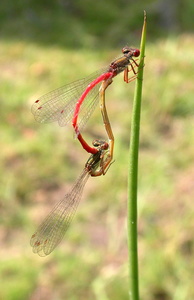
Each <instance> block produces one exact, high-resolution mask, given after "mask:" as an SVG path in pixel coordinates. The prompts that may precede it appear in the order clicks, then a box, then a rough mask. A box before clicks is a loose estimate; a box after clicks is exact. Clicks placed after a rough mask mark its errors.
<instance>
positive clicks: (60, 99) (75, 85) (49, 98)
mask: <svg viewBox="0 0 194 300" xmlns="http://www.w3.org/2000/svg"><path fill="white" fill-rule="evenodd" d="M106 70H107V68H104V69H101V70H99V71H97V72H95V73H93V74H91V75H90V76H88V77H87V78H84V79H81V80H78V81H75V82H72V83H70V84H67V85H64V86H63V87H60V88H58V89H56V90H54V91H51V92H50V93H48V94H45V95H43V96H42V97H40V98H39V99H38V100H36V101H35V103H34V104H33V105H32V109H31V111H32V113H33V115H34V117H35V119H36V121H38V122H40V123H50V122H54V121H58V123H59V125H60V126H66V125H67V124H68V123H69V122H71V121H72V118H73V113H74V110H75V105H76V103H77V101H78V99H79V98H80V97H81V95H82V93H83V92H84V91H85V89H86V88H87V86H88V85H89V84H90V83H91V82H92V81H93V80H94V79H95V78H97V77H98V76H99V75H101V74H102V73H104V72H105V71H106ZM100 84H101V83H99V84H97V85H96V86H95V87H94V88H93V89H91V91H90V92H89V93H88V95H87V96H86V98H85V100H84V102H83V104H82V105H81V108H80V112H79V120H78V126H79V129H81V127H82V128H83V126H84V125H85V124H86V122H87V120H88V119H89V117H90V116H91V114H92V112H93V111H94V109H95V107H96V105H97V103H98V93H99V88H100Z"/></svg>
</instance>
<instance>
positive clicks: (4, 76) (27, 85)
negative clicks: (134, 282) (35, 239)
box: [0, 0, 194, 300]
mask: <svg viewBox="0 0 194 300" xmlns="http://www.w3.org/2000/svg"><path fill="white" fill-rule="evenodd" d="M143 10H146V11H147V19H148V34H147V49H146V58H145V77H144V90H143V103H142V124H141V143H140V159H139V271H140V293H141V299H144V300H169V299H173V300H192V299H194V289H193V274H194V241H193V240H194V221H193V220H194V208H193V199H194V180H193V179H194V143H193V140H194V128H193V125H194V118H193V115H194V84H193V79H194V78H193V70H194V50H193V49H194V32H193V28H194V22H193V15H194V2H193V1H192V0H179V1H175V0H174V1H173V0H171V1H154V0H146V1H143V0H139V1H126V0H107V1H101V0H98V1H91V0H85V1H83V0H82V1H80V0H78V1H70V0H67V1H65V0H60V1H59V0H58V1H37V0H36V1H30V0H29V1H27V0H26V1H24V0H18V1H11V0H7V1H4V2H2V1H1V4H0V33H1V34H0V39H1V43H0V66H1V72H0V78H1V80H0V91H1V92H0V143H1V154H0V178H1V180H0V254H1V255H0V257H1V258H0V260H1V261H0V285H1V288H0V300H4V299H6V300H24V299H25V300H61V299H68V300H78V299H79V300H83V299H89V300H90V299H96V300H108V299H111V300H118V299H124V300H125V299H128V290H127V275H128V274H127V241H126V197H127V196H126V195H127V172H128V167H127V163H128V147H129V142H130V119H131V109H132V100H133V92H134V83H131V84H129V85H126V84H124V82H123V77H122V75H120V76H118V78H115V79H114V83H113V84H112V86H111V87H110V88H109V89H108V91H107V96H106V99H107V107H108V112H109V115H110V119H111V123H112V127H113V130H114V134H115V140H116V142H115V163H114V164H113V165H112V166H111V168H110V170H109V171H108V173H107V174H106V176H104V177H103V176H102V177H100V178H90V179H89V181H88V183H87V184H86V187H85V190H84V194H83V197H82V203H81V205H80V207H79V211H78V213H77V215H76V218H75V220H74V222H73V224H72V226H71V228H70V230H69V231H68V233H67V235H66V237H65V239H64V241H63V242H62V243H61V244H60V246H59V247H58V248H57V249H56V250H55V251H54V252H53V253H52V254H51V255H50V256H48V257H46V258H40V257H38V256H37V255H35V254H33V253H32V251H31V248H30V245H29V240H30V237H31V235H32V233H33V232H34V231H35V229H36V228H37V225H38V224H40V222H41V220H43V218H44V217H45V216H46V214H47V213H48V212H49V211H50V209H51V208H52V206H53V205H54V204H55V203H56V202H57V201H58V200H59V199H61V198H62V197H63V196H64V194H65V193H66V192H67V191H68V189H70V188H71V186H72V183H73V182H74V181H75V180H76V178H77V177H78V175H79V174H80V173H81V170H82V169H83V166H84V164H85V162H86V160H87V158H88V155H87V154H86V153H84V151H83V150H82V149H81V148H80V145H79V144H78V142H77V141H76V140H74V139H73V131H72V129H71V130H69V128H68V129H67V128H60V127H59V126H58V124H48V125H41V124H38V123H36V122H35V120H34V118H33V115H32V114H31V111H30V109H31V106H32V104H33V102H34V101H35V100H36V99H37V97H39V96H41V95H43V94H44V93H46V92H48V91H50V90H52V89H55V88H57V87H59V86H61V85H64V84H65V83H68V82H71V81H73V80H76V79H79V78H82V77H84V76H87V75H89V74H90V73H92V72H93V71H95V70H96V69H99V68H100V67H102V66H103V65H106V64H108V63H109V62H110V61H112V60H113V59H114V58H115V57H116V56H118V55H120V53H121V48H122V47H123V46H125V45H130V46H135V47H137V48H138V47H139V42H140V36H141V27H142V23H143ZM129 99H131V100H130V101H129ZM84 135H85V136H86V137H87V139H88V140H89V141H92V140H93V139H94V138H96V137H102V138H105V137H106V136H105V132H104V128H103V124H102V120H101V115H100V111H99V109H96V112H95V113H94V115H93V117H92V118H91V121H90V122H89V123H88V124H87V126H86V128H85V130H84Z"/></svg>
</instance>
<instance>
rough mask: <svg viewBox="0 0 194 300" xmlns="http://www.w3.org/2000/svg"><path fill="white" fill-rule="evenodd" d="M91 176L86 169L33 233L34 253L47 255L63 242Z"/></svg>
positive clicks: (31, 241) (31, 242)
mask: <svg viewBox="0 0 194 300" xmlns="http://www.w3.org/2000/svg"><path fill="white" fill-rule="evenodd" d="M89 176H90V175H89V173H88V171H87V170H86V169H84V170H83V172H82V173H81V175H80V177H79V178H78V179H77V181H76V182H75V184H74V186H73V188H72V189H71V191H70V192H69V193H68V194H66V195H65V197H64V199H63V200H62V201H60V202H58V203H57V204H56V205H55V206H54V208H53V210H52V211H51V212H50V214H49V215H48V216H47V217H46V218H45V220H44V221H43V222H42V224H41V225H40V226H39V227H38V229H37V231H36V232H35V233H34V234H33V235H32V237H31V240H30V245H31V246H32V248H33V252H34V253H38V255H40V256H46V255H48V254H50V253H51V252H52V251H53V250H54V249H55V247H56V246H57V245H58V244H59V243H60V242H61V240H62V238H63V237H64V235H65V233H66V231H67V229H68V228H69V225H70V223H71V221H72V219H73V217H74V214H75V212H76V209H77V207H78V204H79V202H80V199H81V195H82V192H83V188H84V186H85V184H86V182H87V180H88V178H89Z"/></svg>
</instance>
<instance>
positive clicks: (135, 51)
mask: <svg viewBox="0 0 194 300" xmlns="http://www.w3.org/2000/svg"><path fill="white" fill-rule="evenodd" d="M122 52H123V54H124V55H125V56H126V57H129V56H131V57H132V56H135V57H138V56H139V55H140V51H139V49H136V48H130V47H128V46H125V47H124V48H123V49H122Z"/></svg>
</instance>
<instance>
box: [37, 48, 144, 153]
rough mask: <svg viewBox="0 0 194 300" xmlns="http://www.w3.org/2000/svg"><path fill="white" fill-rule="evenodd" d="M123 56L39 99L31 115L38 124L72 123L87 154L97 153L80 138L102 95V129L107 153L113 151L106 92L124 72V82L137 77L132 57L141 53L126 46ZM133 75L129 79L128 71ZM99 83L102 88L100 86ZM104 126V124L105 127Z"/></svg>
mask: <svg viewBox="0 0 194 300" xmlns="http://www.w3.org/2000/svg"><path fill="white" fill-rule="evenodd" d="M122 52H123V56H121V57H120V58H117V59H115V60H114V61H113V62H111V63H110V65H109V66H107V67H105V68H103V69H101V70H99V71H97V72H95V73H93V74H92V75H90V76H89V77H87V78H84V79H81V80H78V81H75V82H73V83H70V84H67V85H65V86H63V87H60V88H58V89H56V90H54V91H51V92H50V93H48V94H45V95H44V96H42V97H40V98H39V99H38V100H36V101H35V103H34V104H33V106H32V113H33V114H34V116H35V119H36V120H37V121H38V122H40V123H49V122H54V121H58V123H59V125H60V126H65V125H67V124H68V123H70V122H72V125H73V127H74V130H75V133H76V136H77V138H78V140H79V141H80V143H81V145H82V147H83V148H84V149H85V150H86V151H87V152H89V153H91V154H94V153H97V151H98V150H97V149H96V148H95V147H90V146H89V145H88V143H87V142H86V141H85V140H84V138H83V137H82V135H81V129H82V128H83V127H84V125H85V124H86V122H87V120H88V119H89V117H90V116H91V114H92V112H93V111H94V108H95V107H96V105H97V103H98V96H99V94H100V95H101V111H102V116H103V120H104V123H105V128H106V131H107V134H108V136H109V140H110V141H111V143H112V146H111V147H110V152H111V151H113V150H112V149H113V144H114V137H113V134H112V129H111V127H110V122H109V120H108V115H107V112H106V111H105V110H106V106H105V90H106V88H107V87H108V86H109V85H110V84H111V83H112V79H113V78H114V77H115V76H116V75H118V74H119V73H121V72H123V71H124V81H125V82H127V83H128V82H130V81H132V80H134V79H135V78H136V74H137V72H136V71H135V67H137V66H138V64H137V62H136V60H134V57H138V56H139V55H140V51H139V50H138V49H135V48H130V47H128V46H126V47H124V48H123V49H122ZM131 70H132V72H133V76H131V77H130V78H128V72H129V71H131ZM101 84H102V86H101V88H100V85H101ZM106 124H107V125H106ZM110 156H112V155H110Z"/></svg>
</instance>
